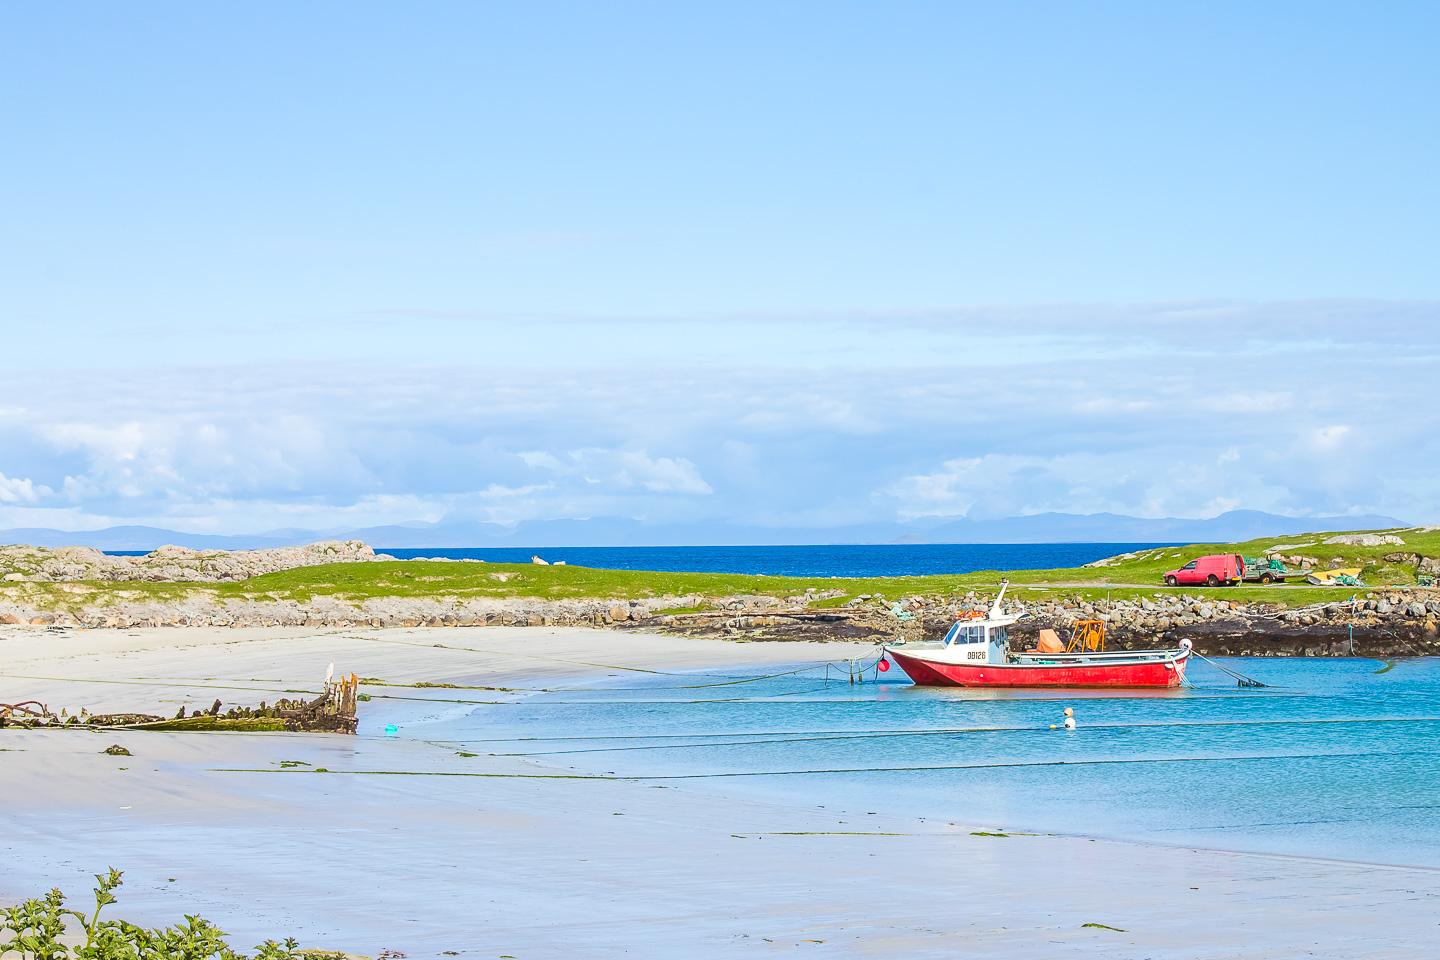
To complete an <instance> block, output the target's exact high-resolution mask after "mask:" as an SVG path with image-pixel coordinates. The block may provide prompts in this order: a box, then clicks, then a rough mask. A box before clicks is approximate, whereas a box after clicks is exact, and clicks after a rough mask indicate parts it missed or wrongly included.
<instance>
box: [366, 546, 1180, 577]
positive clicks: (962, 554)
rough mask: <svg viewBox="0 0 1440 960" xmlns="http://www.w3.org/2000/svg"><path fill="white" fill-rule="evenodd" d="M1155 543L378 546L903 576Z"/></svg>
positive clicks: (610, 563)
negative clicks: (423, 547)
mask: <svg viewBox="0 0 1440 960" xmlns="http://www.w3.org/2000/svg"><path fill="white" fill-rule="evenodd" d="M1154 546H1161V544H1153V543H921V544H895V543H885V544H839V545H825V546H782V547H534V548H530V547H457V548H429V549H423V550H389V549H385V548H378V549H379V550H380V552H381V553H389V554H391V555H392V556H396V557H400V558H401V559H410V558H412V557H450V558H452V559H457V560H459V559H465V558H470V559H477V560H488V561H490V562H491V563H528V562H529V561H530V558H531V557H532V556H534V555H537V554H538V555H539V556H541V557H543V558H545V559H546V560H549V561H552V562H553V561H555V560H564V561H565V562H566V563H569V564H575V565H578V566H582V567H602V568H605V569H610V570H664V571H688V572H693V573H748V574H762V573H763V574H769V575H770V576H776V577H779V576H789V577H898V576H919V575H923V574H931V573H972V572H974V571H976V570H1030V569H1049V568H1052V567H1073V566H1079V565H1080V564H1084V563H1089V562H1090V561H1092V560H1099V559H1101V558H1102V557H1113V556H1115V555H1116V554H1117V553H1128V552H1129V551H1132V550H1143V549H1146V548H1147V547H1154Z"/></svg>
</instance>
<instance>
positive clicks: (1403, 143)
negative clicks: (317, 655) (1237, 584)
mask: <svg viewBox="0 0 1440 960" xmlns="http://www.w3.org/2000/svg"><path fill="white" fill-rule="evenodd" d="M1437 28H1440V8H1437V7H1436V6H1435V5H1433V4H1404V3H1390V4H1386V5H1384V6H1381V7H1371V8H1366V7H1362V6H1360V5H1341V4H1324V3H1303V4H1302V3H1267V4H1238V3H1236V4H1225V3H1215V4H1205V5H1200V4H1194V5H1184V6H1182V5H1178V4H1140V3H1134V4H1127V3H1092V4H1080V3H1003V4H1000V3H996V4H983V3H973V4H966V3H958V2H951V3H934V4H927V3H896V4H844V3H825V4H805V3H785V4H776V3H766V4H760V3H756V4H745V3H733V2H732V3H724V4H698V3H696V4H660V3H654V4H625V3H613V4H579V3H576V4H547V3H537V2H529V3H514V4H502V3H491V4H475V3H456V4H447V3H438V2H436V3H427V4H424V5H396V4H383V5H382V4H364V3H344V4H340V3H335V4H327V3H307V4H279V3H252V4H245V5H229V6H223V7H222V6H219V5H195V4H179V3H176V4H167V3H143V4H112V3H93V4H89V3H54V4H31V5H20V4H12V5H7V6H5V7H4V8H3V9H0V90H3V101H4V104H5V106H4V110H3V111H0V132H3V137H4V141H5V143H6V144H7V147H6V149H5V150H4V151H3V152H0V175H3V177H4V182H5V183H6V184H7V190H6V216H5V217H3V218H0V254H3V256H0V318H3V324H4V338H3V342H4V344H5V345H6V347H7V350H6V354H7V359H8V360H9V362H8V363H7V364H6V381H7V385H8V388H7V389H6V390H5V391H3V392H0V526H20V525H27V526H28V525H39V526H55V527H63V528H67V529H84V528H87V527H96V526H102V525H106V524H110V523H121V522H125V523H128V522H143V523H155V524H159V525H163V526H171V527H177V528H181V529H187V530H195V531H207V532H209V531H216V532H245V531H255V530H263V529H268V528H272V527H282V526H283V527H293V526H303V527H312V528H325V527H333V526H343V525H364V524H370V523H379V522H398V521H405V520H438V519H442V518H445V517H463V518H469V519H493V520H499V521H502V522H515V521H519V520H525V519H534V518H545V517H575V516H578V517H583V516H631V517H639V518H643V519H647V520H685V521H697V520H698V521H714V522H716V523H717V524H718V523H725V522H733V523H746V524H764V525H776V526H793V527H825V526H833V525H838V524H846V523H856V522H865V521H870V520H888V519H904V518H909V517H916V516H927V515H944V516H961V515H970V516H976V517H980V516H987V517H989V516H1004V515H1009V514H1016V513H1029V512H1038V511H1042V510H1069V511H1076V512H1091V511H1097V510H1114V511H1116V512H1123V513H1133V514H1139V515H1147V516H1159V515H1178V516H1205V515H1209V514H1212V513H1215V512H1218V511H1219V510H1223V509H1227V508H1230V507H1250V508H1256V509H1265V510H1273V511H1275V512H1280V513H1287V514H1302V515H1303V514H1309V513H1346V512H1383V513H1389V514H1392V515H1396V516H1400V517H1402V518H1405V519H1408V520H1415V521H1434V520H1440V493H1437V485H1436V484H1435V483H1434V482H1433V479H1432V478H1433V477H1434V476H1435V474H1436V472H1437V468H1440V441H1437V439H1436V431H1435V429H1434V426H1435V420H1436V416H1435V413H1434V411H1435V402H1434V396H1435V394H1434V382H1435V379H1434V378H1435V376H1436V374H1437V373H1440V336H1437V335H1436V322H1437V318H1440V306H1437V305H1440V289H1437V288H1440V279H1437V271H1436V270H1435V268H1434V259H1435V257H1434V250H1435V248H1436V239H1437V238H1436V229H1437V228H1436V224H1437V223H1440V180H1437V178H1436V177H1435V176H1434V170H1435V169H1437V167H1440V123H1437V117H1436V107H1435V106H1434V104H1435V103H1437V102H1440V82H1437V81H1440V64H1437V60H1436V58H1435V57H1434V56H1433V45H1434V38H1435V37H1436V35H1437Z"/></svg>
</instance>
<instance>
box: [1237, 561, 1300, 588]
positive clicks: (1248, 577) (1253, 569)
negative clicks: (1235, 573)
mask: <svg viewBox="0 0 1440 960" xmlns="http://www.w3.org/2000/svg"><path fill="white" fill-rule="evenodd" d="M1298 575H1299V574H1297V573H1296V572H1295V571H1294V570H1290V569H1287V568H1286V566H1285V561H1283V560H1267V559H1265V558H1264V557H1246V558H1245V576H1244V577H1243V578H1242V579H1244V581H1245V582H1246V583H1284V582H1285V578H1286V577H1294V576H1298Z"/></svg>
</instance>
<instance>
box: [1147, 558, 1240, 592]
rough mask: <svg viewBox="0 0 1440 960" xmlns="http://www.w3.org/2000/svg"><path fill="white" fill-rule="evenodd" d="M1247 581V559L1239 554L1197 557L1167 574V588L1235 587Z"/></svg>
mask: <svg viewBox="0 0 1440 960" xmlns="http://www.w3.org/2000/svg"><path fill="white" fill-rule="evenodd" d="M1244 579H1245V558H1244V557H1242V556H1240V554H1238V553H1212V554H1209V555H1207V556H1204V557H1196V558H1195V559H1194V560H1191V561H1190V562H1189V563H1187V564H1185V566H1183V567H1181V568H1179V569H1178V570H1171V571H1169V572H1168V573H1166V574H1165V585H1166V586H1167V587H1193V586H1199V585H1201V584H1204V585H1205V586H1207V587H1218V586H1221V585H1222V584H1223V585H1226V586H1233V585H1235V584H1237V583H1239V582H1240V581H1241V580H1244Z"/></svg>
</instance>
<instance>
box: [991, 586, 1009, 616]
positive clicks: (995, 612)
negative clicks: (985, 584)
mask: <svg viewBox="0 0 1440 960" xmlns="http://www.w3.org/2000/svg"><path fill="white" fill-rule="evenodd" d="M1008 589H1010V581H1009V579H1008V578H1007V579H1005V580H1001V581H1000V592H999V593H998V594H996V595H995V602H994V603H992V604H991V605H990V616H991V617H992V618H994V617H998V616H1000V615H1002V614H1003V613H1004V612H1005V611H1004V610H1002V609H1001V608H1000V601H1001V600H1004V599H1005V591H1006V590H1008Z"/></svg>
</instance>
